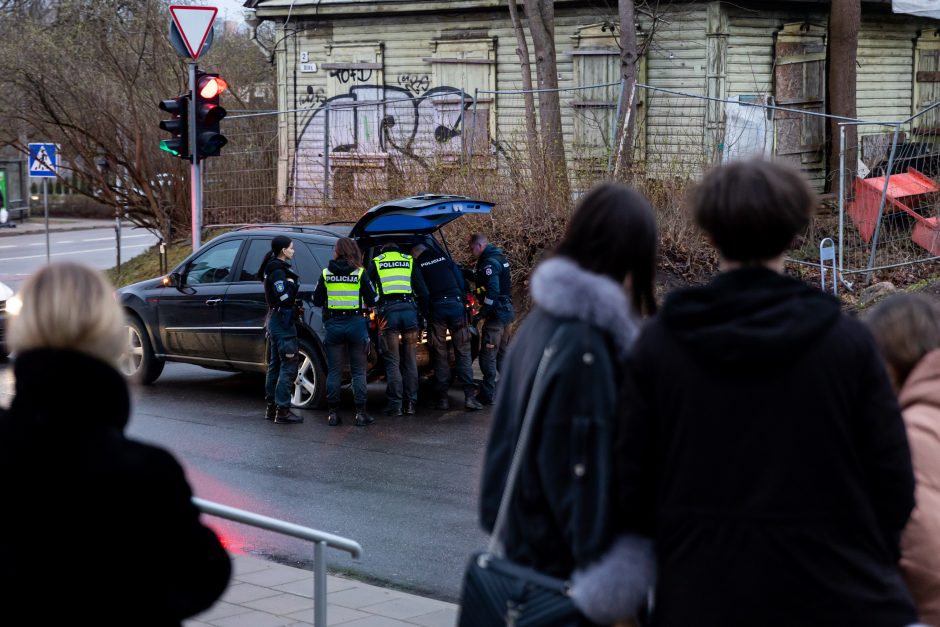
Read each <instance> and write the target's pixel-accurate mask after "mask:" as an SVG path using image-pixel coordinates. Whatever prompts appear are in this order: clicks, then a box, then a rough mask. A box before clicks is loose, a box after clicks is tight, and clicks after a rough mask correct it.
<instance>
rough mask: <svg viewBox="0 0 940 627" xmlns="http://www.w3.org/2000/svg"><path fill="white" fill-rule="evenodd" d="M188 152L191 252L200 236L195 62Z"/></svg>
mask: <svg viewBox="0 0 940 627" xmlns="http://www.w3.org/2000/svg"><path fill="white" fill-rule="evenodd" d="M189 94H190V101H189V107H188V114H189V151H190V153H191V154H192V161H193V163H192V168H191V170H190V190H191V191H190V193H191V196H192V214H193V216H192V217H193V252H195V251H196V250H198V249H199V246H200V245H201V244H200V239H201V234H202V176H201V173H200V172H199V168H200V165H199V150H198V147H197V144H196V141H197V140H196V138H197V136H198V131H199V129H197V128H196V62H195V61H190V63H189Z"/></svg>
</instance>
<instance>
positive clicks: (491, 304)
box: [474, 244, 515, 322]
mask: <svg viewBox="0 0 940 627" xmlns="http://www.w3.org/2000/svg"><path fill="white" fill-rule="evenodd" d="M474 282H475V283H476V284H477V288H483V306H482V307H480V315H481V316H482V317H483V318H484V319H486V318H492V317H495V318H496V319H497V320H499V321H500V322H511V321H512V320H513V318H514V317H515V313H514V311H513V308H512V283H511V281H510V278H509V261H508V260H507V259H506V256H505V255H503V251H502V250H501V249H499V248H497V247H496V246H493V245H492V244H487V245H486V248H485V249H484V250H483V254H482V255H480V258H479V259H478V260H477V268H476V274H475V277H474Z"/></svg>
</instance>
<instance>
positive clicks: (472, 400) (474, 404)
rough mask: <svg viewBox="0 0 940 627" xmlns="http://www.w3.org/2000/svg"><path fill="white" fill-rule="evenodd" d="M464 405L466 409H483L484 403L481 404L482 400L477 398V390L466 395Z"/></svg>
mask: <svg viewBox="0 0 940 627" xmlns="http://www.w3.org/2000/svg"><path fill="white" fill-rule="evenodd" d="M463 406H464V409H469V410H471V411H476V410H478V409H483V405H481V404H480V401H479V400H477V394H476V392H467V393H466V394H465V395H464V399H463Z"/></svg>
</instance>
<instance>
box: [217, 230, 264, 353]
mask: <svg viewBox="0 0 940 627" xmlns="http://www.w3.org/2000/svg"><path fill="white" fill-rule="evenodd" d="M272 238H273V236H271V237H252V238H249V240H248V244H247V246H246V250H245V254H244V255H243V256H242V262H241V270H240V271H239V276H238V280H237V281H235V282H233V283H232V284H231V285H230V286H229V288H228V291H227V292H226V294H225V301H224V303H223V304H222V346H223V348H224V349H225V357H226V359H228V360H229V361H230V362H232V363H234V364H236V365H239V366H245V367H255V368H257V369H261V368H263V367H264V364H265V355H264V351H265V330H264V323H265V319H266V317H267V313H268V306H267V304H266V303H265V300H264V284H263V283H262V282H261V281H260V280H259V278H258V275H257V272H258V269H259V267H260V266H261V261H262V259H264V255H265V254H266V253H267V252H268V251H269V250H271V239H272Z"/></svg>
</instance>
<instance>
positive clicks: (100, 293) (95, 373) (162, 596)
mask: <svg viewBox="0 0 940 627" xmlns="http://www.w3.org/2000/svg"><path fill="white" fill-rule="evenodd" d="M19 298H20V301H21V303H22V305H21V308H20V310H19V311H18V312H16V313H15V314H14V315H11V316H10V318H9V319H8V327H9V328H8V341H9V345H10V348H11V349H12V351H13V359H14V362H13V372H14V376H15V380H16V384H15V396H14V397H13V402H12V405H11V406H10V409H9V411H8V412H7V413H6V414H4V415H3V416H2V417H0V464H2V472H0V477H2V479H0V481H2V490H3V493H4V496H5V500H6V502H7V505H8V509H7V511H6V514H5V515H4V516H3V517H2V518H0V554H2V555H3V559H0V589H2V590H3V591H4V598H5V599H6V611H7V613H8V614H11V613H12V614H14V615H15V614H17V613H19V611H20V610H22V611H31V612H35V611H36V608H41V610H40V611H41V612H42V615H43V620H44V621H45V622H47V623H49V624H63V625H64V624H75V623H79V622H89V623H91V624H96V625H105V624H108V625H110V624H119V623H121V622H123V621H127V620H128V617H130V616H133V617H134V619H133V620H134V622H135V624H139V625H179V624H180V623H181V621H182V620H183V619H184V618H187V617H189V616H193V615H195V614H197V613H199V612H201V611H203V610H205V609H206V608H208V607H209V606H211V605H212V604H213V603H214V602H215V600H216V599H217V598H218V597H219V596H220V595H221V594H222V592H223V591H224V590H225V587H226V585H227V583H228V579H229V576H230V572H231V564H230V561H229V558H228V555H227V554H226V552H225V550H224V549H223V548H222V545H221V543H220V542H219V539H218V538H217V537H216V535H215V534H214V533H213V532H212V531H211V530H210V529H208V528H207V527H205V526H203V525H202V524H201V523H200V522H199V512H198V510H197V509H196V507H195V506H194V505H193V504H192V501H191V498H192V491H191V489H190V487H189V484H188V483H187V481H186V478H185V476H184V474H183V469H182V468H181V467H180V465H179V463H177V461H176V460H175V459H174V458H173V456H172V455H170V453H168V452H167V451H165V450H163V449H160V448H157V447H155V446H151V445H147V444H143V443H140V442H136V441H134V440H131V439H129V438H127V437H126V436H125V434H124V429H125V427H126V426H127V421H128V416H129V413H130V397H129V394H128V388H127V384H126V382H125V380H124V378H123V376H122V375H121V374H120V372H119V371H118V370H117V368H116V366H117V364H118V361H119V360H120V358H121V354H122V352H123V349H124V343H125V334H126V331H125V320H124V313H123V311H122V309H121V307H120V305H118V303H117V301H116V300H115V298H114V289H113V287H112V286H111V285H110V284H109V283H108V281H107V280H106V279H105V278H104V277H103V276H102V275H101V274H100V273H99V272H97V271H95V270H92V269H90V268H87V267H85V266H82V265H79V264H75V263H56V264H52V265H49V266H46V267H44V268H42V269H41V270H40V271H39V272H37V273H36V274H34V275H33V276H32V277H30V278H29V280H27V282H26V283H25V284H24V286H23V289H22V291H21V292H20V295H19ZM63 558H67V559H70V560H73V561H74V562H76V563H80V564H81V565H82V566H81V576H79V577H69V578H68V580H67V581H64V580H63V581H62V582H61V585H58V586H56V590H55V594H54V596H55V598H56V602H55V603H52V604H50V603H49V602H48V601H49V594H48V592H49V591H48V590H47V589H45V588H44V587H42V586H37V585H36V582H37V581H43V580H45V579H47V578H48V575H49V567H50V565H54V564H58V563H61V562H62V560H63Z"/></svg>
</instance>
